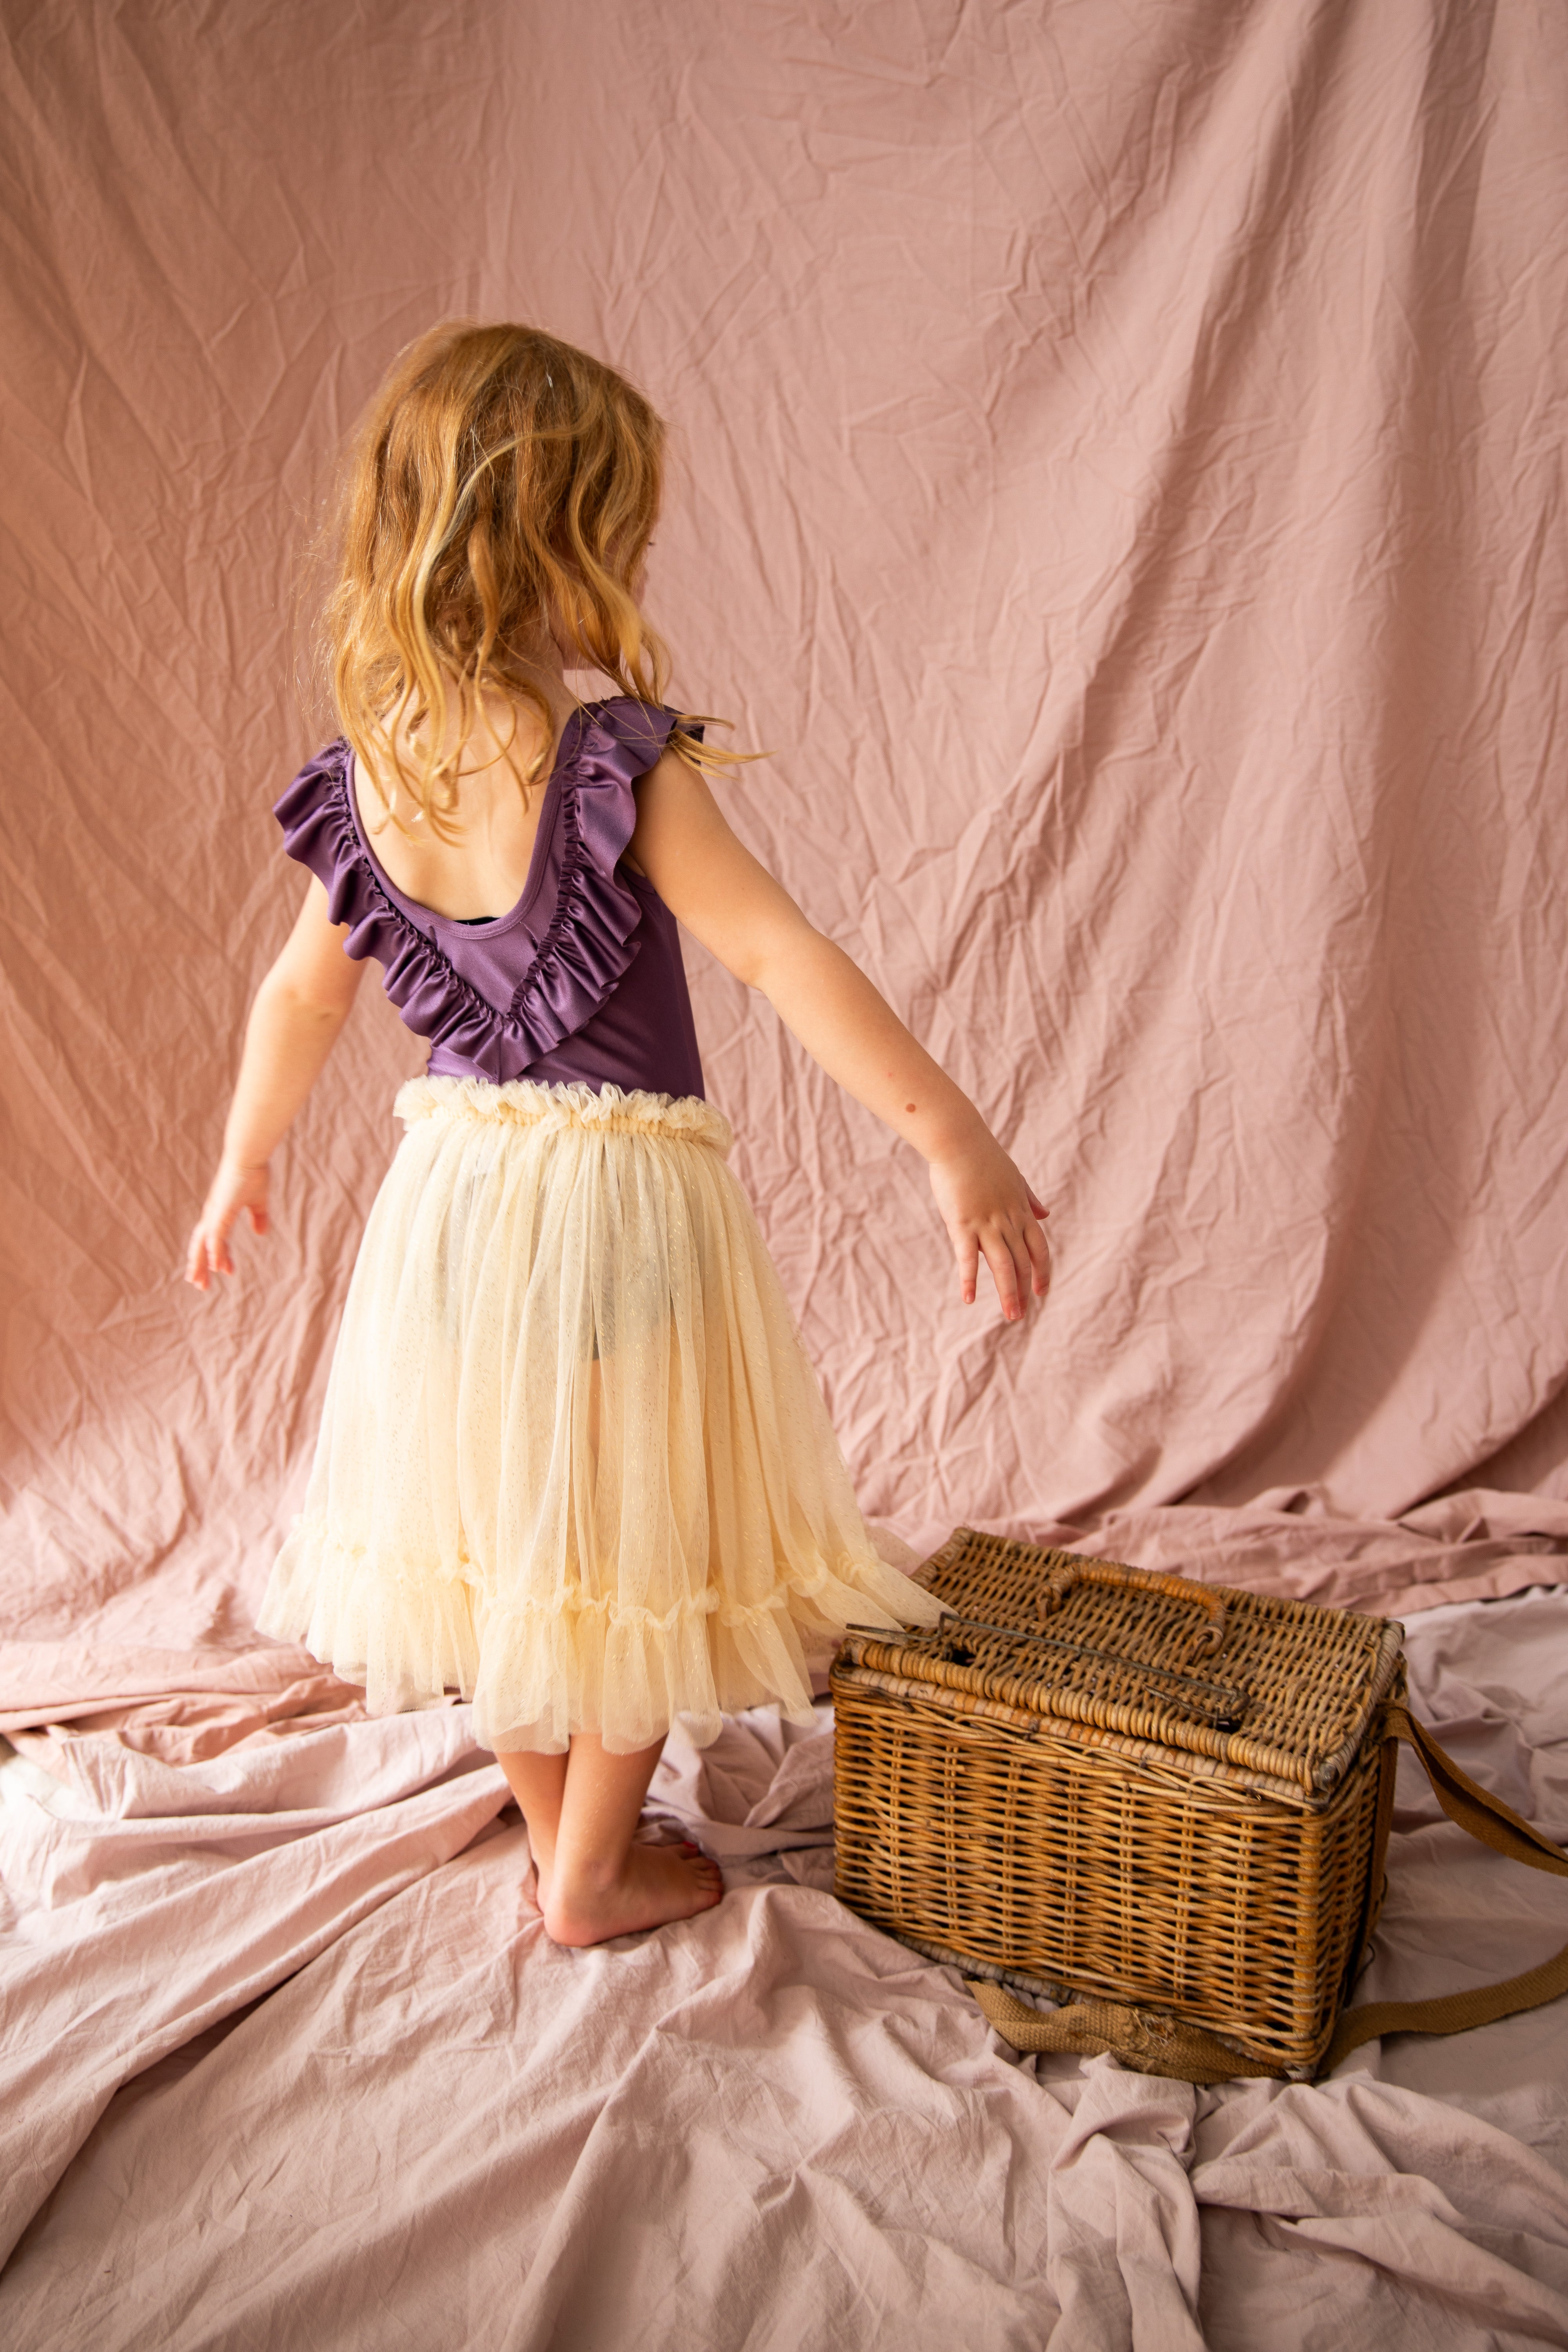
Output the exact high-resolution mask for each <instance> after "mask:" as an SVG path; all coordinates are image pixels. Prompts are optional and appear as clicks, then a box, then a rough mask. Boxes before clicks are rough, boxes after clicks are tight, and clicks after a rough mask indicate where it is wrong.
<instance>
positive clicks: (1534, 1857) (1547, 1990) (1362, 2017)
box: [1318, 1706, 1568, 2074]
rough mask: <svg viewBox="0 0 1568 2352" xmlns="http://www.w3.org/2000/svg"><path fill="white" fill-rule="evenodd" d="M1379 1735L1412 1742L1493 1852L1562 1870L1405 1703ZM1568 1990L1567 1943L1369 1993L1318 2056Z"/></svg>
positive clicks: (1481, 2018) (1488, 2017) (1499, 2013)
mask: <svg viewBox="0 0 1568 2352" xmlns="http://www.w3.org/2000/svg"><path fill="white" fill-rule="evenodd" d="M1384 1727H1385V1728H1384V1738H1388V1739H1404V1740H1406V1741H1408V1743H1409V1745H1410V1746H1411V1747H1412V1748H1415V1753H1416V1754H1417V1756H1419V1758H1420V1759H1421V1761H1422V1763H1423V1764H1424V1765H1425V1767H1426V1778H1427V1779H1428V1780H1430V1781H1431V1783H1432V1793H1433V1795H1434V1796H1435V1797H1436V1800H1437V1802H1438V1803H1439V1804H1440V1805H1441V1806H1442V1808H1443V1811H1445V1812H1446V1813H1447V1816H1448V1819H1449V1820H1450V1821H1451V1822H1458V1825H1459V1827H1460V1828H1461V1829H1462V1830H1468V1832H1469V1833H1470V1835H1471V1836H1472V1837H1473V1838H1479V1840H1480V1843H1482V1845H1489V1846H1490V1847H1491V1849H1492V1851H1493V1852H1494V1853H1505V1854H1507V1855H1508V1857H1509V1859H1510V1861H1511V1862H1522V1863H1527V1864H1529V1865H1530V1867H1531V1870H1550V1871H1553V1872H1555V1874H1557V1876H1558V1877H1559V1878H1568V1854H1565V1853H1563V1849H1562V1847H1561V1846H1556V1845H1553V1844H1552V1840H1551V1839H1550V1838H1547V1837H1542V1834H1541V1832H1540V1831H1539V1830H1535V1829H1531V1825H1530V1823H1529V1822H1527V1821H1522V1820H1521V1818H1520V1816H1519V1814H1518V1813H1516V1812H1515V1811H1513V1809H1512V1807H1511V1806H1510V1805H1505V1804H1504V1803H1503V1801H1502V1799H1501V1798H1500V1797H1493V1796H1489V1794H1488V1792H1487V1791H1486V1790H1485V1789H1482V1788H1479V1786H1478V1785H1477V1783H1476V1782H1475V1781H1474V1780H1471V1779H1470V1776H1469V1774H1468V1772H1461V1771H1460V1769H1459V1768H1458V1765H1457V1764H1456V1763H1455V1761H1454V1759H1453V1758H1452V1757H1451V1756H1448V1755H1446V1754H1445V1753H1444V1751H1443V1749H1442V1748H1439V1747H1438V1745H1437V1742H1436V1740H1435V1739H1434V1738H1433V1737H1432V1735H1431V1733H1430V1732H1429V1731H1428V1730H1427V1729H1426V1726H1425V1725H1424V1724H1420V1723H1417V1722H1416V1720H1415V1717H1414V1716H1413V1715H1411V1714H1410V1713H1409V1712H1408V1710H1407V1709H1406V1708H1405V1707H1403V1706H1391V1707H1390V1708H1389V1710H1388V1713H1387V1715H1386V1716H1385V1717H1384ZM1565 1992H1568V1946H1565V1947H1564V1948H1563V1950H1562V1951H1560V1952H1559V1953H1558V1954H1557V1956H1556V1958H1554V1959H1550V1960H1542V1963H1541V1966H1540V1967H1539V1968H1538V1969H1526V1970H1525V1972H1524V1974H1523V1975H1522V1976H1519V1977H1507V1978H1505V1979H1503V1981H1502V1982H1501V1983H1500V1984H1489V1985H1473V1986H1472V1987H1471V1988H1470V1990H1469V1991H1468V1992H1451V1993H1448V1994H1447V1995H1442V1996H1439V1997H1438V1998H1436V2000H1373V2001H1367V2002H1365V2003H1364V2004H1363V2007H1362V2008H1360V2009H1347V2010H1346V2011H1344V2013H1343V2015H1342V2017H1341V2019H1340V2021H1339V2023H1338V2025H1337V2026H1336V2027H1335V2029H1334V2038H1333V2040H1332V2041H1331V2042H1330V2044H1329V2047H1328V2051H1327V2053H1326V2054H1325V2056H1324V2059H1323V2063H1322V2064H1321V2067H1320V2068H1319V2070H1318V2071H1319V2073H1320V2074H1331V2072H1332V2071H1333V2069H1334V2068H1335V2067H1336V2066H1337V2065H1338V2064H1339V2063H1340V2060H1341V2059H1342V2058H1348V2057H1349V2056H1350V2053H1351V2052H1352V2050H1359V2049H1360V2048H1361V2045H1362V2043H1363V2042H1373V2041H1375V2040H1376V2039H1377V2037H1378V2036H1379V2035H1380V2034H1384V2033H1463V2032H1466V2031H1467V2030H1468V2028H1469V2027H1470V2026H1472V2025H1490V2024H1492V2023H1493V2022H1494V2021H1496V2020H1497V2019H1498V2018H1500V2017H1516V2016H1517V2015H1518V2014H1519V2012H1520V2011H1521V2010H1523V2009H1539V2008H1540V2006H1541V2004H1542V2001H1546V2000H1558V1999H1559V1998H1560V1997H1561V1995H1562V1994H1563V1993H1565Z"/></svg>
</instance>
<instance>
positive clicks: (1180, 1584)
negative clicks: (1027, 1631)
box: [1035, 1559, 1225, 1653]
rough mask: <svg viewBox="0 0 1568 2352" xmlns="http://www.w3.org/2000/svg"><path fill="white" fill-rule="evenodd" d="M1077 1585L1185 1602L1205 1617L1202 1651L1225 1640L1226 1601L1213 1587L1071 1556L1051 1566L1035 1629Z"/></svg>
mask: <svg viewBox="0 0 1568 2352" xmlns="http://www.w3.org/2000/svg"><path fill="white" fill-rule="evenodd" d="M1080 1584H1110V1585H1115V1586H1119V1587H1120V1588H1121V1589H1122V1590H1123V1591H1126V1590H1130V1589H1131V1590H1136V1591H1139V1592H1158V1593H1162V1594H1163V1596H1164V1598H1165V1599H1166V1600H1167V1601H1185V1602H1187V1604H1188V1605H1189V1607H1191V1608H1194V1609H1201V1610H1202V1611H1203V1612H1204V1614H1205V1617H1206V1618H1207V1619H1208V1623H1207V1624H1206V1625H1205V1628H1204V1648H1205V1650H1207V1651H1209V1652H1211V1653H1212V1652H1214V1651H1215V1650H1217V1649H1218V1648H1219V1647H1220V1645H1221V1643H1223V1642H1224V1640H1225V1602H1224V1601H1222V1600H1221V1599H1220V1597H1219V1594H1218V1593H1217V1592H1215V1591H1214V1589H1213V1588H1212V1586H1210V1585H1206V1584H1194V1583H1193V1582H1192V1580H1190V1578H1187V1577H1185V1576H1163V1575H1160V1574H1159V1573H1158V1572H1157V1571H1155V1570H1152V1569H1146V1568H1124V1567H1123V1566H1122V1564H1121V1561H1120V1560H1115V1559H1073V1560H1067V1561H1064V1562H1063V1564H1062V1566H1061V1567H1060V1568H1053V1569H1052V1570H1051V1572H1050V1574H1049V1575H1048V1576H1047V1579H1046V1580H1045V1583H1044V1584H1043V1585H1042V1586H1041V1588H1040V1596H1039V1599H1038V1601H1037V1602H1036V1604H1035V1626H1036V1630H1037V1631H1040V1630H1041V1629H1043V1627H1044V1625H1045V1622H1046V1620H1047V1617H1054V1616H1055V1615H1056V1613H1057V1611H1058V1609H1059V1608H1060V1607H1061V1605H1062V1602H1063V1601H1065V1600H1066V1599H1067V1597H1068V1593H1069V1592H1071V1591H1073V1590H1074V1588H1075V1587H1076V1586H1078V1585H1080Z"/></svg>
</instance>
